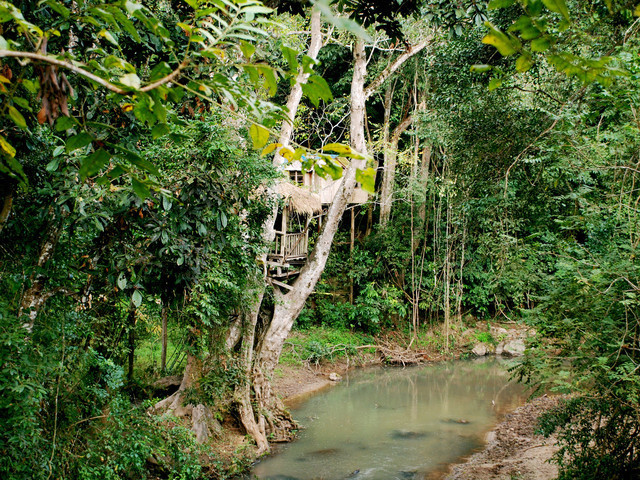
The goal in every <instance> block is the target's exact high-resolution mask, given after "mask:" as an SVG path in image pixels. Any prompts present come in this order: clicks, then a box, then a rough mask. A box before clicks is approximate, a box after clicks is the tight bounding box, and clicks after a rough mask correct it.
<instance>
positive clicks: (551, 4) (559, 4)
mask: <svg viewBox="0 0 640 480" xmlns="http://www.w3.org/2000/svg"><path fill="white" fill-rule="evenodd" d="M542 3H544V5H545V7H547V8H548V9H549V10H551V11H552V12H555V13H559V14H561V15H562V16H563V17H564V18H565V19H566V20H567V21H569V20H570V18H569V9H568V8H567V3H566V2H565V0H542Z"/></svg>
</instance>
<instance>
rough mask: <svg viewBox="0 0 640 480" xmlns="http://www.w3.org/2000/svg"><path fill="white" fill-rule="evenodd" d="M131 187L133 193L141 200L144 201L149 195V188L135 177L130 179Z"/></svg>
mask: <svg viewBox="0 0 640 480" xmlns="http://www.w3.org/2000/svg"><path fill="white" fill-rule="evenodd" d="M131 186H132V187H133V191H134V192H136V195H137V196H138V197H140V199H141V200H144V199H145V198H147V197H148V196H149V195H151V191H150V190H149V186H148V185H146V184H145V183H143V182H141V181H140V180H138V179H137V178H136V177H133V176H132V177H131Z"/></svg>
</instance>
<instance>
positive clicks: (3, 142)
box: [0, 135, 16, 158]
mask: <svg viewBox="0 0 640 480" xmlns="http://www.w3.org/2000/svg"><path fill="white" fill-rule="evenodd" d="M0 150H2V151H3V152H4V153H6V154H7V155H9V156H10V157H11V158H13V157H15V156H16V149H15V148H13V146H12V145H11V144H10V143H9V142H7V139H6V138H4V137H3V136H2V135H0Z"/></svg>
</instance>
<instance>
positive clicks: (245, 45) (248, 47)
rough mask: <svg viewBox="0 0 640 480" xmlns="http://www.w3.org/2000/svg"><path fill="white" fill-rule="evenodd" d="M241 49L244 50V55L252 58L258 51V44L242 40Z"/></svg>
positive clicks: (249, 58) (248, 58)
mask: <svg viewBox="0 0 640 480" xmlns="http://www.w3.org/2000/svg"><path fill="white" fill-rule="evenodd" d="M240 51H241V52H242V55H244V58H246V59H247V60H251V57H252V56H253V54H254V53H255V51H256V46H255V45H254V44H252V43H249V42H245V41H244V40H240Z"/></svg>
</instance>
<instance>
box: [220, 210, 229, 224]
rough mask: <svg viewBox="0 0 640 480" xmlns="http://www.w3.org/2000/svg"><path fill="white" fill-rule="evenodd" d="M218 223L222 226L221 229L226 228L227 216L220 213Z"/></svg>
mask: <svg viewBox="0 0 640 480" xmlns="http://www.w3.org/2000/svg"><path fill="white" fill-rule="evenodd" d="M220 223H221V224H222V228H227V223H228V219H227V214H226V213H224V212H223V211H220Z"/></svg>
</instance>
